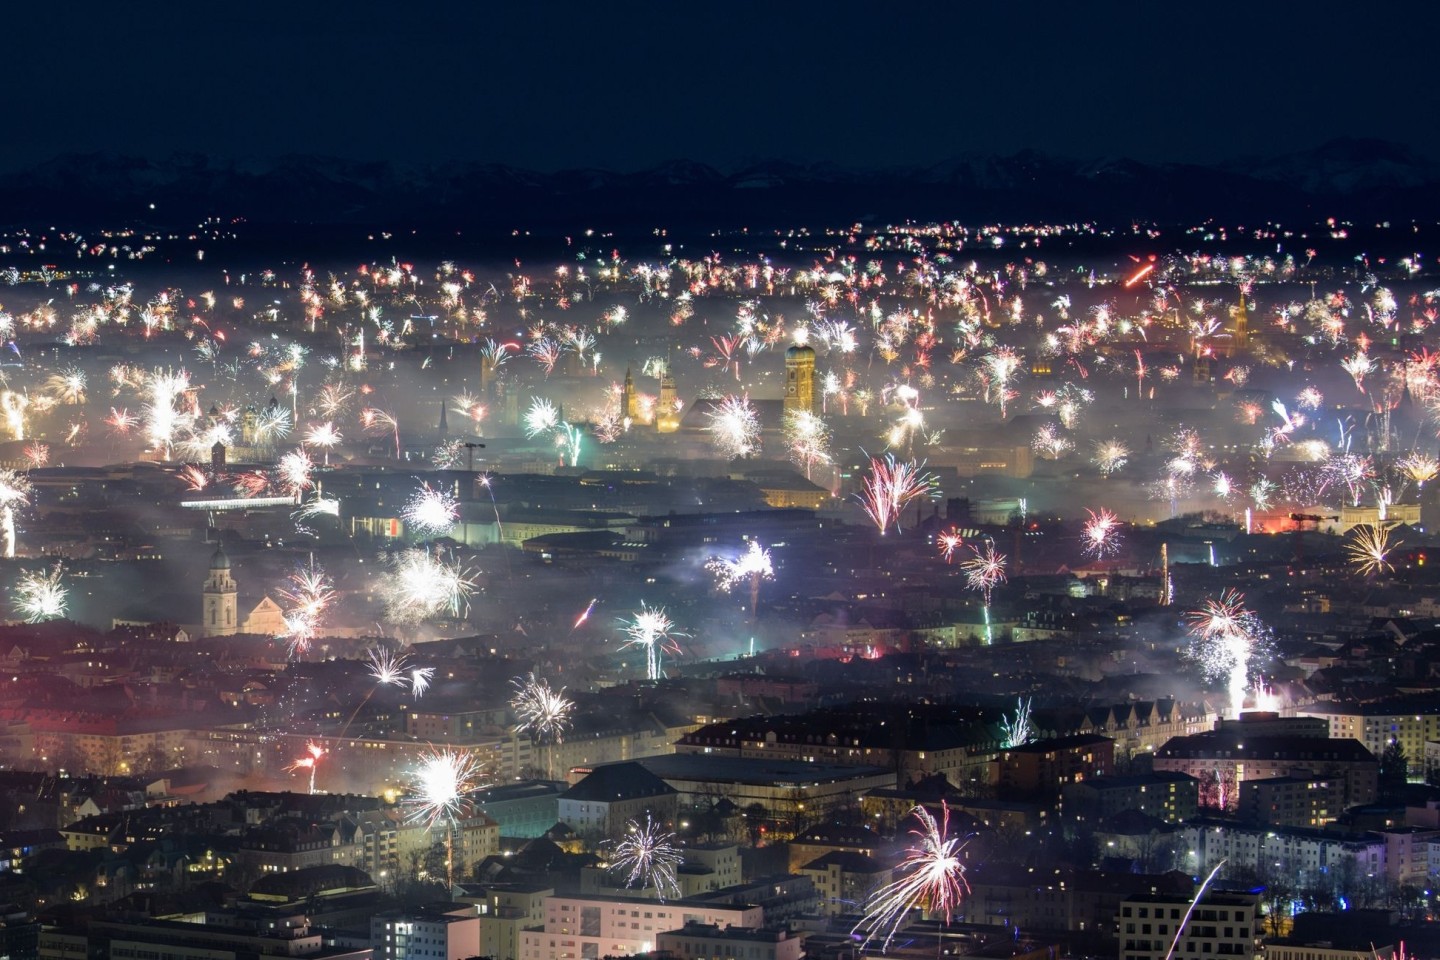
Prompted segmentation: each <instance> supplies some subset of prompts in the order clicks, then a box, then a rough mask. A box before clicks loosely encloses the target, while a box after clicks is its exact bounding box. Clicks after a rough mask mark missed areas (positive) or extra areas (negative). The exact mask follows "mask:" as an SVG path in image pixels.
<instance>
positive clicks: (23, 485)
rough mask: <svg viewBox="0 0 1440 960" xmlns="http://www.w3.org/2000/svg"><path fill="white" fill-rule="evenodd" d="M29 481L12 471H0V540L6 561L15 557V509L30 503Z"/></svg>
mask: <svg viewBox="0 0 1440 960" xmlns="http://www.w3.org/2000/svg"><path fill="white" fill-rule="evenodd" d="M32 490H33V488H32V487H31V485H30V480H29V478H28V477H26V476H25V475H24V474H22V473H16V472H15V471H14V470H0V538H3V540H4V553H5V557H6V558H7V559H10V558H13V557H14V556H15V508H16V507H23V506H26V505H28V504H29V503H30V494H31V492H32Z"/></svg>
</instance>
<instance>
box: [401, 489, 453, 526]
mask: <svg viewBox="0 0 1440 960" xmlns="http://www.w3.org/2000/svg"><path fill="white" fill-rule="evenodd" d="M400 516H401V517H402V518H403V519H404V521H405V523H406V525H407V526H409V527H410V528H411V529H412V530H414V531H415V533H416V534H417V535H419V536H420V537H421V538H422V539H430V538H433V537H443V536H445V535H446V534H448V533H449V532H450V531H451V530H453V529H454V528H455V524H456V522H457V521H458V520H459V519H460V501H458V500H456V499H455V497H454V496H452V495H451V494H450V493H448V492H447V491H444V490H437V489H435V488H434V487H432V486H430V484H428V483H422V484H420V489H419V490H417V491H415V493H414V494H413V495H412V496H411V497H410V499H409V500H408V501H407V502H406V503H405V509H404V510H403V511H402V512H401V514H400Z"/></svg>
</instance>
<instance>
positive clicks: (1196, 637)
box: [1190, 590, 1265, 717]
mask: <svg viewBox="0 0 1440 960" xmlns="http://www.w3.org/2000/svg"><path fill="white" fill-rule="evenodd" d="M1264 632H1265V627H1264V625H1263V624H1262V623H1261V622H1260V619H1259V618H1258V617H1256V616H1255V614H1253V613H1251V612H1250V611H1249V610H1247V609H1245V598H1244V596H1243V595H1241V594H1240V593H1238V592H1236V591H1234V590H1226V591H1225V592H1224V593H1222V594H1221V595H1220V598H1219V599H1209V600H1206V601H1205V602H1204V603H1203V604H1201V606H1200V609H1199V610H1195V611H1192V612H1191V613H1190V636H1191V648H1190V656H1191V657H1192V658H1193V659H1195V660H1196V661H1198V662H1199V664H1200V666H1201V669H1202V670H1203V671H1204V673H1205V675H1206V677H1207V678H1209V679H1210V680H1219V679H1224V681H1225V689H1226V692H1227V694H1228V696H1229V698H1230V708H1231V710H1232V711H1233V712H1234V715H1235V716H1237V717H1238V716H1239V715H1240V711H1241V709H1242V708H1243V707H1244V705H1245V691H1246V688H1247V687H1248V685H1249V679H1250V666H1251V661H1252V660H1253V659H1254V656H1255V653H1256V649H1257V647H1258V646H1259V641H1260V639H1261V638H1262V636H1263V634H1264Z"/></svg>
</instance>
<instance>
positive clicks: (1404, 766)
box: [1379, 739, 1410, 801]
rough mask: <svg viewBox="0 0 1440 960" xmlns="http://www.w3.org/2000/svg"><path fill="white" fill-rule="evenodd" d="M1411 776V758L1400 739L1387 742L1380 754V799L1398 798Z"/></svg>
mask: <svg viewBox="0 0 1440 960" xmlns="http://www.w3.org/2000/svg"><path fill="white" fill-rule="evenodd" d="M1409 776H1410V760H1409V758H1408V757H1406V756H1405V750H1404V748H1403V747H1401V746H1400V742H1399V741H1398V740H1393V739H1392V740H1391V741H1390V742H1389V743H1387V744H1385V750H1384V752H1382V753H1381V754H1380V783H1379V786H1380V799H1381V800H1382V801H1383V800H1398V799H1400V797H1401V795H1402V794H1403V793H1404V792H1405V784H1406V783H1407V782H1408V780H1409Z"/></svg>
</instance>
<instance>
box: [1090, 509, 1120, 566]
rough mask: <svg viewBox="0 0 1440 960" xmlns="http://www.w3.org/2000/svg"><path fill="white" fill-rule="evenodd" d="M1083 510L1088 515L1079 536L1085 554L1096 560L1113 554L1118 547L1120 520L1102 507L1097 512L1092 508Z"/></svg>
mask: <svg viewBox="0 0 1440 960" xmlns="http://www.w3.org/2000/svg"><path fill="white" fill-rule="evenodd" d="M1085 512H1086V513H1088V514H1089V515H1090V519H1089V520H1086V521H1085V529H1084V532H1083V533H1082V534H1081V537H1080V539H1081V541H1082V542H1083V543H1084V545H1085V555H1086V556H1089V557H1093V558H1095V559H1096V560H1104V559H1105V558H1106V557H1111V556H1114V555H1115V553H1116V551H1118V550H1119V549H1120V540H1121V537H1120V521H1119V520H1117V519H1116V518H1115V514H1113V513H1111V512H1110V511H1109V510H1106V509H1105V508H1103V507H1102V508H1101V509H1100V511H1099V512H1098V513H1097V512H1096V511H1094V510H1086V511H1085Z"/></svg>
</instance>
